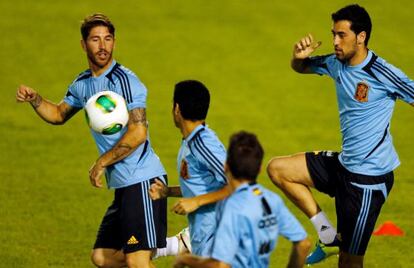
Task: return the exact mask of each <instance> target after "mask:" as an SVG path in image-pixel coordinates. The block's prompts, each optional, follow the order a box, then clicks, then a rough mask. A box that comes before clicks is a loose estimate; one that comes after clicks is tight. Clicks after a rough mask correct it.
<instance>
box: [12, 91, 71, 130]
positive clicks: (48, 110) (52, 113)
mask: <svg viewBox="0 0 414 268" xmlns="http://www.w3.org/2000/svg"><path fill="white" fill-rule="evenodd" d="M16 100H17V101H18V102H29V103H30V104H31V105H32V107H33V109H34V110H35V111H36V113H37V114H38V115H39V116H40V118H42V119H43V120H45V121H46V122H48V123H50V124H53V125H61V124H64V123H65V122H66V121H67V120H68V119H69V118H71V117H72V116H73V115H74V114H76V112H78V111H79V109H78V108H74V107H72V106H70V105H69V104H67V103H66V102H63V101H62V102H60V103H59V104H55V103H52V102H51V101H49V100H46V99H43V98H42V96H40V95H39V93H37V92H36V91H35V90H34V89H32V88H30V87H28V86H24V85H21V86H20V87H19V88H18V89H17V93H16Z"/></svg>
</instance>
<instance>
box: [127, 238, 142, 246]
mask: <svg viewBox="0 0 414 268" xmlns="http://www.w3.org/2000/svg"><path fill="white" fill-rule="evenodd" d="M138 243H139V241H138V240H137V239H136V238H135V236H131V238H130V239H129V240H128V242H127V244H128V245H136V244H138Z"/></svg>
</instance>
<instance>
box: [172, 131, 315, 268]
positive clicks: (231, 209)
mask: <svg viewBox="0 0 414 268" xmlns="http://www.w3.org/2000/svg"><path fill="white" fill-rule="evenodd" d="M263 154H264V152H263V149H262V146H261V145H260V143H259V141H258V140H257V138H256V136H255V135H254V134H251V133H248V132H244V131H241V132H239V133H236V134H234V135H233V136H231V138H230V143H229V148H228V152H227V160H226V163H225V168H224V169H225V172H226V175H227V178H228V181H229V186H230V187H229V188H230V191H231V195H230V196H229V197H228V198H226V199H225V200H223V201H221V202H219V203H218V205H217V208H216V209H217V218H216V220H217V222H218V223H217V229H216V231H215V233H214V245H213V248H212V251H211V254H210V255H209V256H208V258H203V257H199V256H195V255H190V254H183V255H178V257H177V259H176V264H175V267H186V266H188V267H197V268H202V267H223V268H224V267H232V268H241V267H245V268H262V267H268V266H269V258H270V254H271V252H272V251H273V250H274V249H275V247H276V244H277V238H278V236H279V235H282V236H284V237H286V238H287V239H289V240H290V241H291V242H292V250H291V252H290V258H289V263H288V267H292V268H293V267H303V265H304V263H305V258H306V255H307V253H308V251H309V249H310V241H309V240H308V239H307V235H306V232H305V230H304V229H303V227H302V226H301V225H300V223H299V222H298V220H297V219H296V218H295V217H294V216H293V215H292V214H291V213H290V211H289V210H288V209H287V207H286V206H285V205H284V203H283V201H282V199H281V198H280V197H279V196H278V195H277V194H275V193H273V192H271V191H269V190H268V189H266V188H265V187H263V186H262V185H260V184H258V183H257V182H256V179H257V176H258V174H259V171H260V167H261V163H262V159H263Z"/></svg>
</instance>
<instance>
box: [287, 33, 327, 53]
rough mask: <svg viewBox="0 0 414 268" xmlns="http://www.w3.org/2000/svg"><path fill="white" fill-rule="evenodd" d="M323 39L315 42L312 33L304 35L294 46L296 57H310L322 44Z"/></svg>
mask: <svg viewBox="0 0 414 268" xmlns="http://www.w3.org/2000/svg"><path fill="white" fill-rule="evenodd" d="M321 44H322V42H321V41H318V42H315V41H314V40H313V37H312V35H311V34H308V35H307V36H305V37H303V38H302V39H300V40H299V42H297V43H296V44H295V45H294V46H293V58H294V59H306V58H308V57H309V56H310V55H311V54H312V53H313V52H314V51H315V50H316V49H317V48H318V47H320V45H321Z"/></svg>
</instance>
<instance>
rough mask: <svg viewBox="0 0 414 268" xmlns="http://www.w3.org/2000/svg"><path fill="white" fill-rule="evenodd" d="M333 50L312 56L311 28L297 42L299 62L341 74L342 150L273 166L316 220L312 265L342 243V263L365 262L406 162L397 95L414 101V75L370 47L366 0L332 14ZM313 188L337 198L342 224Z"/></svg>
mask: <svg viewBox="0 0 414 268" xmlns="http://www.w3.org/2000/svg"><path fill="white" fill-rule="evenodd" d="M332 20H333V27H332V35H333V46H334V53H333V54H329V55H325V56H316V57H311V54H312V53H313V52H314V51H315V50H316V49H317V48H318V47H319V46H320V45H321V43H320V42H315V41H314V39H313V37H312V36H311V35H308V36H306V37H304V38H302V39H301V40H300V41H299V42H298V43H296V44H295V45H294V49H293V58H292V61H291V66H292V68H293V69H294V70H295V71H296V72H299V73H305V74H310V73H316V74H319V75H328V76H330V77H331V78H332V79H334V81H335V86H336V94H337V100H338V107H339V117H340V127H341V133H342V151H341V152H340V153H337V152H330V151H325V152H307V153H299V154H295V155H291V156H283V157H275V158H273V159H272V160H271V161H270V162H269V165H268V168H267V169H268V174H269V176H270V178H271V179H272V181H273V182H274V184H275V185H276V186H278V187H279V188H280V189H281V190H282V191H283V192H284V193H285V194H286V196H287V197H288V198H289V199H290V200H291V201H292V202H293V203H295V204H296V206H298V207H299V208H300V209H301V210H302V211H303V212H304V213H305V214H306V215H307V216H308V217H309V218H310V220H311V222H312V223H313V225H314V227H315V229H316V231H317V232H318V236H319V240H320V241H319V243H318V244H317V247H316V249H315V250H314V251H313V253H312V254H311V255H310V256H309V257H308V258H307V263H308V264H314V263H318V262H320V261H322V260H323V259H325V258H326V257H327V256H329V253H328V252H327V250H328V249H329V248H330V247H333V246H339V249H340V252H339V262H338V265H339V267H362V266H363V259H364V254H365V251H366V249H367V246H368V241H369V239H370V237H371V234H372V231H373V229H374V226H375V222H376V220H377V217H378V215H379V213H380V210H381V207H382V205H383V204H384V202H385V200H386V199H387V196H388V194H389V192H390V190H391V187H392V185H393V182H394V174H393V170H394V169H395V168H397V166H398V165H399V164H400V162H399V160H398V156H397V153H396V151H395V149H394V146H393V144H392V137H391V134H390V128H391V125H390V121H391V116H392V112H393V109H394V105H395V101H396V100H397V99H401V100H403V101H405V102H407V103H409V104H411V105H414V82H413V81H412V80H411V79H409V78H408V77H407V76H406V75H405V74H404V73H402V72H401V71H400V70H399V69H397V68H396V67H394V66H393V65H391V64H389V63H387V62H386V61H385V60H384V59H382V58H381V57H379V56H377V55H376V54H375V53H374V52H373V51H371V50H370V49H368V47H367V46H368V41H369V39H370V35H371V28H372V25H371V19H370V17H369V14H368V13H367V11H366V10H365V9H364V8H362V7H361V6H359V5H349V6H346V7H344V8H342V9H340V10H338V11H337V12H335V13H333V14H332ZM309 187H312V188H316V189H317V190H319V191H321V192H323V193H326V194H328V195H330V196H331V197H334V198H335V205H336V216H337V228H338V229H337V230H336V229H335V228H334V227H333V226H332V224H331V222H330V221H329V220H328V218H327V216H326V215H325V213H324V212H323V211H321V208H320V207H319V205H318V204H317V202H316V201H315V199H314V197H313V195H312V193H311V191H310V190H309Z"/></svg>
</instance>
